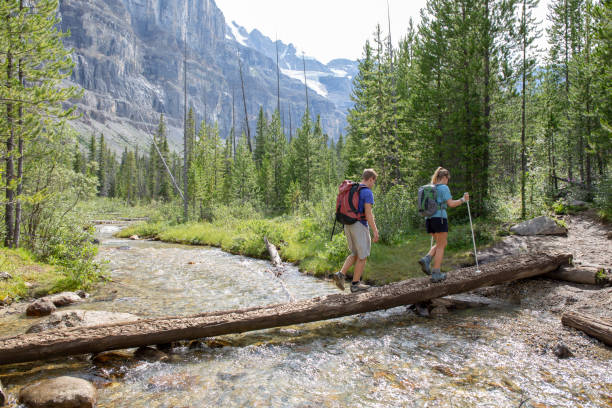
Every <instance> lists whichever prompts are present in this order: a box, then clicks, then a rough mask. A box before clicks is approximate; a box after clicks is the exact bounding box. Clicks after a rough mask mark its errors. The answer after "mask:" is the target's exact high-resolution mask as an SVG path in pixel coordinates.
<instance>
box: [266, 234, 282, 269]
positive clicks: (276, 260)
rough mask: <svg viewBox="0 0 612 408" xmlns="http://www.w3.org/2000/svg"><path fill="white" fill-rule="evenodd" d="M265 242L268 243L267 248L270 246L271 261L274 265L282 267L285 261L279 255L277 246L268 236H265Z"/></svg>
mask: <svg viewBox="0 0 612 408" xmlns="http://www.w3.org/2000/svg"><path fill="white" fill-rule="evenodd" d="M264 242H265V243H266V248H268V253H269V254H270V261H271V262H272V265H274V266H275V267H277V268H280V267H281V266H282V265H283V261H282V260H281V257H280V255H278V251H277V250H276V247H275V246H274V245H273V244H272V243H270V241H268V237H264Z"/></svg>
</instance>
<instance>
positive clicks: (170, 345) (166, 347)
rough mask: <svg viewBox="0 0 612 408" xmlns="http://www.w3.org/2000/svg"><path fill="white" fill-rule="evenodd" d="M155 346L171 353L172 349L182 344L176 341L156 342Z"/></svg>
mask: <svg viewBox="0 0 612 408" xmlns="http://www.w3.org/2000/svg"><path fill="white" fill-rule="evenodd" d="M155 347H157V349H158V350H160V351H163V352H164V353H170V352H171V351H172V349H174V348H177V347H180V345H179V343H178V342H176V341H174V342H172V343H163V344H156V345H155Z"/></svg>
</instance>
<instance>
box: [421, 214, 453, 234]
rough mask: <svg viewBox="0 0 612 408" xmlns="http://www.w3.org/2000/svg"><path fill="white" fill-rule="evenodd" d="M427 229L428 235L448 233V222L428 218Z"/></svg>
mask: <svg viewBox="0 0 612 408" xmlns="http://www.w3.org/2000/svg"><path fill="white" fill-rule="evenodd" d="M425 227H427V233H428V234H435V233H438V232H448V220H447V219H446V218H442V217H434V218H427V219H426V220H425Z"/></svg>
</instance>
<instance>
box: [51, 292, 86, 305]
mask: <svg viewBox="0 0 612 408" xmlns="http://www.w3.org/2000/svg"><path fill="white" fill-rule="evenodd" d="M45 297H46V298H47V299H49V300H50V301H51V302H53V304H54V305H55V306H57V307H62V306H68V305H73V304H75V303H79V302H82V301H83V298H81V296H79V295H77V294H76V293H74V292H61V293H57V294H55V295H51V296H45Z"/></svg>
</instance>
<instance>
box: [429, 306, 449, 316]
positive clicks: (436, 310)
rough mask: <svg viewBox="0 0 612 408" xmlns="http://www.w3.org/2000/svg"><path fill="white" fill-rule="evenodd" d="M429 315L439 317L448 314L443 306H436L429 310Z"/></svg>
mask: <svg viewBox="0 0 612 408" xmlns="http://www.w3.org/2000/svg"><path fill="white" fill-rule="evenodd" d="M430 313H431V315H432V316H441V315H445V314H448V309H447V308H446V307H445V306H436V307H434V308H433V309H431V312H430Z"/></svg>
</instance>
